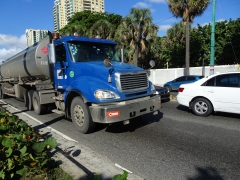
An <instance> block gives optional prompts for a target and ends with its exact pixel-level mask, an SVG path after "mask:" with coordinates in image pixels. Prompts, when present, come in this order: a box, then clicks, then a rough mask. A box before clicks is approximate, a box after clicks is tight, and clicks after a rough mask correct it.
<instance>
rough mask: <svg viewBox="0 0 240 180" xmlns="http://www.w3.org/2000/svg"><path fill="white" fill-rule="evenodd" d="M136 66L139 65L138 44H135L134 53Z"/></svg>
mask: <svg viewBox="0 0 240 180" xmlns="http://www.w3.org/2000/svg"><path fill="white" fill-rule="evenodd" d="M133 62H134V65H136V66H137V65H138V43H136V44H135V52H134V59H133Z"/></svg>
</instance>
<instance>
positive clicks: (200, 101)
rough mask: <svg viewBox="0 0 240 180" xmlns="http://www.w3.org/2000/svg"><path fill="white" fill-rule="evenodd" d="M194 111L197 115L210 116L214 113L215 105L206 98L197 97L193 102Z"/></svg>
mask: <svg viewBox="0 0 240 180" xmlns="http://www.w3.org/2000/svg"><path fill="white" fill-rule="evenodd" d="M191 108H192V111H193V113H194V114H196V115H197V116H203V117H205V116H208V115H210V114H211V113H212V111H213V107H212V104H211V102H210V101H208V100H207V99H205V98H197V99H195V100H194V101H193V102H192V107H191Z"/></svg>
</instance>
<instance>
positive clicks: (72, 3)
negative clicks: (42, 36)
mask: <svg viewBox="0 0 240 180" xmlns="http://www.w3.org/2000/svg"><path fill="white" fill-rule="evenodd" d="M85 10H91V11H94V12H104V0H55V1H54V6H53V19H54V30H55V31H58V30H59V29H61V28H63V27H64V26H65V25H66V24H67V23H68V20H69V18H71V17H72V15H73V14H74V13H76V12H80V11H85Z"/></svg>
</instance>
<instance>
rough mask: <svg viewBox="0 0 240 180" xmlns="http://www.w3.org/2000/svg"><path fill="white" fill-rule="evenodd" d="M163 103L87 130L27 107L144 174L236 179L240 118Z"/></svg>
mask: <svg viewBox="0 0 240 180" xmlns="http://www.w3.org/2000/svg"><path fill="white" fill-rule="evenodd" d="M14 104H15V105H16V104H18V105H17V106H23V103H22V104H21V103H20V102H19V103H16V102H15V103H14ZM162 106H163V107H162V109H161V113H159V114H158V115H157V116H151V115H148V116H144V117H142V118H136V119H134V120H133V121H132V122H131V124H129V125H127V126H124V125H122V124H121V123H116V124H112V125H110V126H104V125H100V126H98V128H97V130H96V131H95V132H94V133H92V134H87V135H84V134H80V133H78V132H77V130H76V129H75V128H74V127H73V125H72V123H71V122H70V121H66V120H64V119H63V117H61V116H58V115H56V114H53V113H52V114H48V115H43V116H38V115H35V114H34V112H32V111H31V112H28V113H30V114H31V115H33V116H34V117H35V118H37V119H39V120H42V122H44V123H45V124H47V125H50V126H51V127H53V128H55V129H57V130H59V131H60V132H62V133H64V134H66V135H67V136H69V137H71V138H73V139H75V140H77V141H79V142H80V143H81V144H83V145H85V146H88V147H90V148H91V149H93V150H94V151H96V152H98V153H100V154H102V155H103V156H105V157H108V158H109V159H111V160H112V161H113V162H114V163H118V164H120V165H121V166H123V167H125V168H127V169H129V170H130V171H132V172H134V173H135V174H137V175H139V176H141V177H143V178H145V179H154V180H155V179H197V178H198V179H199V178H202V176H205V177H208V178H209V179H210V178H214V177H219V179H220V178H222V179H238V178H237V177H239V162H240V161H239V160H240V159H239V156H238V154H239V153H238V152H239V149H240V144H239V140H238V139H239V135H240V134H239V130H238V129H236V128H235V129H233V128H232V126H233V124H235V127H239V119H237V118H235V117H230V118H228V117H223V118H222V117H221V118H219V117H218V118H215V116H209V117H207V118H206V119H203V118H201V119H199V118H200V117H197V116H195V115H193V114H192V113H189V112H188V111H187V110H186V109H184V108H183V110H179V109H177V107H178V104H177V102H174V101H170V102H166V103H163V104H162ZM217 119H223V120H220V121H219V123H218V124H222V122H225V121H228V122H229V124H230V125H231V127H228V126H226V127H224V126H223V125H222V126H223V127H221V126H220V127H219V126H216V124H217ZM209 122H211V123H210V124H209ZM227 125H228V123H227ZM39 130H41V128H40V127H39Z"/></svg>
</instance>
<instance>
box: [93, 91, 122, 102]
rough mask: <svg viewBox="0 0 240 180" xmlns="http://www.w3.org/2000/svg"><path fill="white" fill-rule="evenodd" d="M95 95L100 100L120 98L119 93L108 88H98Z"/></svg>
mask: <svg viewBox="0 0 240 180" xmlns="http://www.w3.org/2000/svg"><path fill="white" fill-rule="evenodd" d="M94 96H95V97H96V98H97V99H100V100H105V99H119V98H120V97H119V95H117V94H116V93H114V92H112V91H108V90H97V91H95V93H94Z"/></svg>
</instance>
